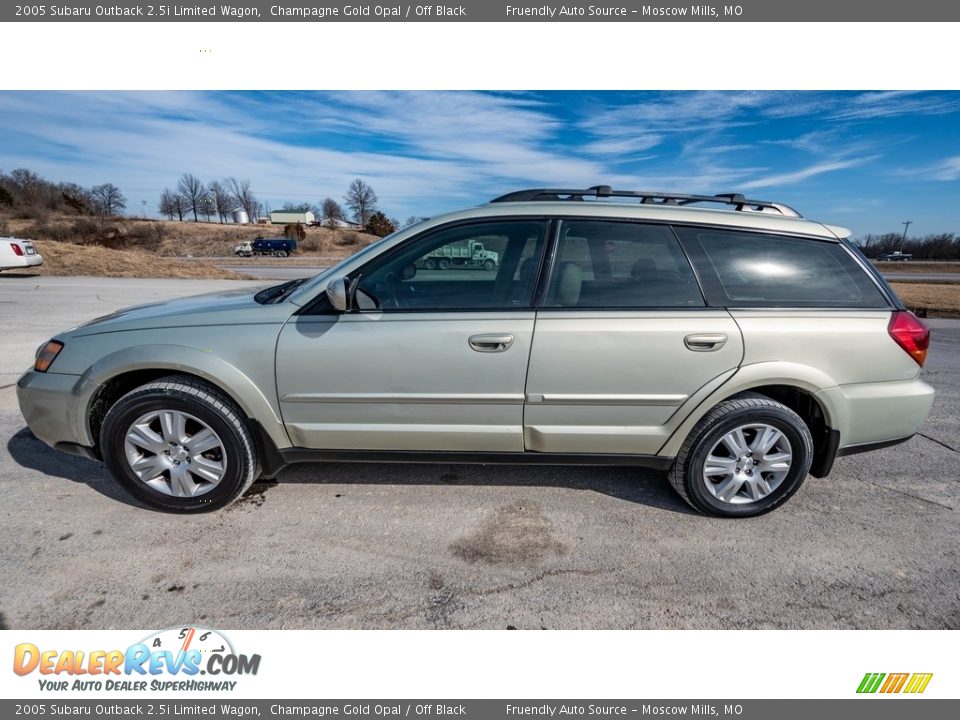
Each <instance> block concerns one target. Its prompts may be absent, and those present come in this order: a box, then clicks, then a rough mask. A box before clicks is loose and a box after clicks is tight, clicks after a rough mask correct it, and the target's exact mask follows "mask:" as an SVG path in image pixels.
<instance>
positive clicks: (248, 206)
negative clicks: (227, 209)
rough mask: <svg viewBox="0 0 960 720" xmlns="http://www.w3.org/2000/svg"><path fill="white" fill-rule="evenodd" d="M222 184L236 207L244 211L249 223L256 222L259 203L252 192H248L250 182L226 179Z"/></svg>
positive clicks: (231, 178) (258, 215)
mask: <svg viewBox="0 0 960 720" xmlns="http://www.w3.org/2000/svg"><path fill="white" fill-rule="evenodd" d="M224 182H226V184H227V189H228V190H229V191H230V193H232V195H233V199H234V200H236V202H237V205H239V206H240V207H242V208H243V209H244V211H246V213H247V218H249V220H250V222H256V221H257V218H258V217H260V203H258V202H257V198H256V197H255V196H254V194H253V191H251V190H250V181H249V180H238V179H237V178H235V177H228V178H226V180H225V181H224Z"/></svg>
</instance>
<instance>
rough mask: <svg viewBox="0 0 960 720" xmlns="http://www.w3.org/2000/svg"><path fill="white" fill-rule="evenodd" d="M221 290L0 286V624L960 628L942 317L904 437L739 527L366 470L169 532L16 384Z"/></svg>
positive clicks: (501, 485) (606, 486)
mask: <svg viewBox="0 0 960 720" xmlns="http://www.w3.org/2000/svg"><path fill="white" fill-rule="evenodd" d="M256 284H257V283H250V286H251V287H253V286H255V285H256ZM260 284H262V283H260ZM237 285H239V283H237V282H229V281H189V280H179V281H173V280H107V279H103V278H46V277H43V278H37V277H16V276H7V275H6V274H4V275H3V276H0V313H2V316H3V342H2V343H0V488H2V491H3V497H4V503H3V507H2V510H0V516H2V522H0V543H2V544H3V547H5V548H6V550H5V551H4V553H3V554H2V556H0V573H2V577H3V579H4V583H3V587H2V589H0V627H9V628H129V627H138V628H159V627H168V626H171V625H174V624H178V623H193V622H196V623H200V622H202V623H204V624H206V625H208V626H213V627H220V628H225V629H238V628H493V629H502V628H507V627H516V628H960V557H958V550H960V543H958V530H960V522H958V520H960V472H958V471H957V465H958V460H960V458H958V449H960V448H958V445H960V440H958V437H960V321H955V320H930V321H929V322H930V324H931V325H932V326H933V328H934V332H935V334H934V342H933V346H932V351H931V355H930V359H929V361H928V364H927V369H926V370H925V371H924V375H925V377H926V379H927V380H928V382H930V383H932V384H933V385H934V386H935V387H936V388H937V390H938V396H937V401H936V404H935V406H934V410H933V415H932V417H931V418H930V420H929V422H928V423H927V425H926V426H925V428H924V430H923V433H922V435H918V436H916V437H915V438H913V439H912V440H911V441H910V442H908V443H906V444H904V445H901V446H898V447H893V448H887V449H885V450H881V451H879V452H876V453H871V454H867V455H859V456H853V457H849V458H841V459H839V460H838V461H837V464H836V466H835V469H834V472H833V474H832V475H831V476H830V477H828V478H825V479H822V480H817V479H814V478H808V480H807V482H806V484H805V485H804V487H803V488H802V489H801V490H800V492H799V493H798V494H797V495H796V496H795V497H794V498H793V499H791V500H790V502H789V503H787V504H786V505H785V506H784V507H783V508H781V509H779V510H778V511H776V512H774V513H772V514H770V515H766V516H764V517H761V518H756V519H753V520H746V521H729V520H727V521H724V520H716V519H710V518H705V517H702V516H699V515H696V514H694V513H692V512H691V511H689V510H688V509H687V507H686V506H685V505H683V504H682V503H681V502H680V501H679V499H678V498H677V497H676V496H675V495H674V493H673V492H672V490H671V489H670V488H669V486H668V485H667V483H666V481H665V480H663V479H662V478H661V477H660V476H659V475H657V474H656V473H653V472H647V471H642V470H633V469H624V468H530V467H498V466H490V467H483V466H438V465H401V466H390V465H379V464H370V465H346V464H343V465H340V464H337V465H304V466H298V467H294V468H290V469H288V470H287V471H285V472H284V473H283V474H282V475H281V476H280V478H279V482H277V483H261V484H257V485H255V486H254V487H253V488H252V490H251V491H250V492H249V493H248V494H247V495H246V496H245V498H244V499H243V500H242V501H241V502H239V503H237V504H236V505H234V506H232V507H231V508H230V509H228V510H226V511H223V512H220V513H216V514H211V515H204V516H189V517H181V516H175V515H165V514H161V513H156V512H152V511H150V510H146V509H143V508H141V507H138V506H136V505H135V504H133V503H132V501H131V500H130V499H128V498H127V496H126V495H125V494H124V493H123V492H122V491H120V490H119V489H118V488H117V487H116V486H115V484H114V483H113V482H112V481H111V480H110V478H109V477H108V476H107V474H106V472H105V471H104V469H103V467H102V466H101V465H100V464H99V463H95V462H92V461H89V460H84V459H81V458H76V457H72V456H68V455H63V454H60V453H57V452H55V451H53V450H51V449H49V448H47V447H46V446H45V445H43V444H42V443H40V442H39V441H37V440H35V439H34V438H33V437H32V436H31V435H30V434H29V432H28V431H27V430H26V429H25V427H24V422H23V419H22V418H21V416H20V414H19V411H18V409H17V406H16V398H15V395H14V388H13V387H12V384H13V383H15V382H16V378H17V376H18V375H19V374H20V372H22V370H23V369H24V368H25V367H26V366H28V365H29V364H30V363H31V362H32V359H33V351H34V349H35V348H36V346H37V345H39V344H40V343H41V342H42V341H44V340H45V339H47V338H48V337H49V336H50V335H52V334H53V333H54V332H56V331H57V330H59V329H63V328H65V327H68V326H71V325H73V324H76V323H79V322H82V321H84V320H87V319H90V318H92V317H94V316H97V315H102V314H104V313H107V312H109V311H111V310H113V309H115V308H117V307H120V306H123V305H129V304H132V303H135V302H146V301H149V300H151V299H158V298H162V297H172V296H175V295H186V294H192V293H197V292H208V291H212V290H216V289H218V288H221V287H235V286H237Z"/></svg>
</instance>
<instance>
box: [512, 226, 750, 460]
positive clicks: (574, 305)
mask: <svg viewBox="0 0 960 720" xmlns="http://www.w3.org/2000/svg"><path fill="white" fill-rule="evenodd" d="M550 266H551V267H550V272H549V279H548V281H547V286H546V289H545V294H544V298H543V301H542V303H541V307H540V308H539V309H538V312H537V321H536V331H535V333H534V338H533V346H532V349H531V356H530V367H529V372H528V382H527V390H526V406H525V414H524V437H525V446H526V448H527V450H533V451H539V452H561V453H600V454H607V455H608V454H621V453H625V454H655V453H656V452H657V451H658V450H659V449H660V447H662V445H663V443H664V442H665V441H666V439H667V438H668V437H669V434H670V432H671V421H672V419H674V418H675V417H680V416H682V415H683V414H685V413H683V412H682V409H683V408H684V407H689V406H691V405H692V404H695V403H696V402H697V401H698V400H697V398H698V397H700V396H702V395H703V394H705V393H706V391H707V389H709V388H711V387H714V386H716V385H717V384H719V383H720V382H722V381H723V380H725V379H726V378H727V377H729V376H730V375H731V374H732V373H733V372H734V371H735V370H736V368H737V367H738V366H739V364H740V361H741V359H742V357H743V343H742V339H741V335H740V331H739V329H738V327H737V325H736V323H735V322H734V321H733V319H732V318H731V317H730V314H729V313H727V312H726V311H725V310H716V309H708V308H707V307H705V303H704V299H703V295H702V294H701V292H700V287H699V284H698V282H697V279H696V277H695V275H694V273H693V270H692V269H691V267H690V264H689V262H688V260H687V258H686V256H685V255H684V253H683V250H682V249H681V247H680V245H679V243H678V241H677V239H676V237H675V235H674V234H673V231H672V230H671V229H670V228H669V227H668V226H664V225H654V224H643V223H635V222H624V221H607V220H576V219H570V220H565V221H564V222H562V223H561V225H560V228H559V231H558V234H557V240H556V248H555V250H554V251H553V261H552V262H551V264H550ZM678 413H679V415H678Z"/></svg>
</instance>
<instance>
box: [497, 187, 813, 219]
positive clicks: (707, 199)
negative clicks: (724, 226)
mask: <svg viewBox="0 0 960 720" xmlns="http://www.w3.org/2000/svg"><path fill="white" fill-rule="evenodd" d="M585 197H595V198H610V197H622V198H636V199H639V201H640V203H641V204H643V205H672V206H681V205H695V204H698V203H715V204H720V205H730V206H733V207H734V209H735V210H737V211H739V212H763V211H767V210H773V211H775V212H779V213H780V214H781V215H786V216H788V217H802V216H801V215H800V213H798V212H797V211H796V210H794V209H793V208H792V207H790V206H789V205H784V204H783V203H778V202H770V201H768V200H753V199H749V198H746V197H744V196H743V195H741V194H740V193H721V194H719V195H687V194H683V193H664V192H648V191H643V190H614V189H613V188H612V187H610V186H609V185H594V186H593V187H589V188H586V189H569V188H532V189H530V190H517V191H515V192H511V193H507V194H506V195H501V196H500V197H498V198H494V199H493V200H491V201H490V202H495V203H505V202H537V201H548V202H549V201H574V202H578V201H582V200H583V199H584V198H585Z"/></svg>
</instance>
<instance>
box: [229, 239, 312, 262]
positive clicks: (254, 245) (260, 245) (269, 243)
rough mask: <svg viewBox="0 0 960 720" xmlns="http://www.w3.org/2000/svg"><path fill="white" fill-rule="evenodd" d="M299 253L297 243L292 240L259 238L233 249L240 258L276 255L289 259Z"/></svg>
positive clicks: (246, 241)
mask: <svg viewBox="0 0 960 720" xmlns="http://www.w3.org/2000/svg"><path fill="white" fill-rule="evenodd" d="M296 251H297V241H296V240H294V239H292V238H286V237H278V238H262V237H260V238H257V239H255V240H254V241H253V242H251V241H249V240H245V241H244V242H242V243H240V244H239V245H237V246H236V247H234V248H233V252H234V253H235V254H236V255H238V256H240V257H252V256H254V255H274V256H276V257H287V256H288V255H292V254H293V253H295V252H296Z"/></svg>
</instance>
